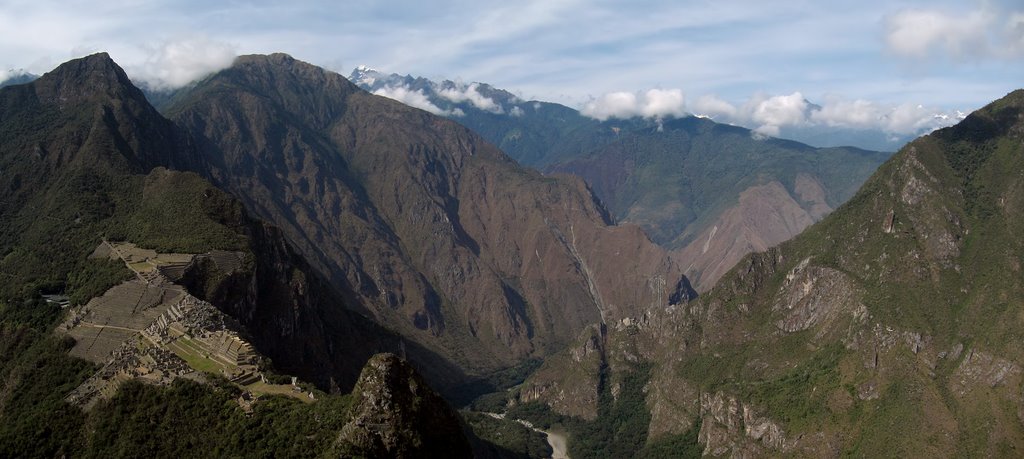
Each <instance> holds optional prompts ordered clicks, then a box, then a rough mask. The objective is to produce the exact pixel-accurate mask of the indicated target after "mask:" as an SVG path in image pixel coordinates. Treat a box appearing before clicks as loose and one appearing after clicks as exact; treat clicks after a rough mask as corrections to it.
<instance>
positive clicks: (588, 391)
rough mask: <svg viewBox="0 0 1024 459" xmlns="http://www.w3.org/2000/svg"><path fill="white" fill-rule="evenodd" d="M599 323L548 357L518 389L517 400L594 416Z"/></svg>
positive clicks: (601, 357)
mask: <svg viewBox="0 0 1024 459" xmlns="http://www.w3.org/2000/svg"><path fill="white" fill-rule="evenodd" d="M605 334H606V330H605V328H604V327H603V326H596V325H595V326H593V327H590V328H588V329H586V330H584V331H583V332H582V333H580V336H579V337H578V338H577V340H576V344H575V345H574V346H572V347H570V348H569V349H567V350H565V351H563V352H560V353H558V354H555V355H552V356H551V357H548V358H547V359H546V360H545V362H544V364H543V365H542V366H541V368H540V369H538V370H537V371H536V372H535V373H534V374H533V375H532V376H531V377H530V379H528V380H527V381H526V382H525V383H524V384H523V386H522V387H521V388H520V389H519V392H518V396H517V397H516V399H515V402H517V403H528V402H533V401H541V402H544V403H546V404H547V405H548V406H550V407H551V409H552V410H554V411H555V412H556V413H559V414H563V415H566V416H576V417H579V418H582V419H586V420H594V419H595V418H597V404H598V399H599V397H600V392H601V383H602V382H601V368H602V367H603V366H604V365H606V361H605V338H606V336H605Z"/></svg>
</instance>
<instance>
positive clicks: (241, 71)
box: [166, 54, 694, 374]
mask: <svg viewBox="0 0 1024 459" xmlns="http://www.w3.org/2000/svg"><path fill="white" fill-rule="evenodd" d="M179 97H181V98H180V99H178V100H179V102H178V103H177V104H175V105H173V106H171V107H169V108H168V109H167V110H166V111H167V113H168V114H169V115H170V116H171V117H172V119H174V120H175V121H176V122H177V123H178V125H179V126H180V127H181V128H182V129H184V130H185V131H187V132H190V133H191V134H192V135H193V136H194V138H196V139H197V144H198V145H199V148H200V150H201V152H202V156H203V158H205V161H206V163H205V164H204V165H203V166H202V167H201V168H200V172H201V173H202V174H203V175H204V176H206V177H209V178H210V179H211V180H212V181H213V182H214V183H216V184H218V185H219V186H222V187H224V188H225V189H227V190H229V191H231V192H232V193H233V194H235V195H236V196H239V197H240V199H241V200H242V202H243V203H245V205H246V207H247V208H248V209H249V210H251V211H252V212H254V213H255V214H256V215H259V216H260V217H262V218H265V219H267V220H268V221H271V222H274V223H275V224H278V225H280V226H281V228H282V229H283V230H284V233H285V235H286V236H287V237H288V238H289V239H290V240H291V241H293V242H294V243H295V244H296V246H297V247H299V248H300V249H301V251H302V253H303V254H304V255H305V257H306V258H307V259H309V260H312V261H313V264H314V266H316V267H317V268H318V270H320V272H322V273H323V274H324V275H325V276H326V277H327V278H328V279H329V280H330V281H331V282H332V283H334V284H335V285H338V286H341V289H342V291H343V292H344V294H345V295H346V298H347V299H348V300H349V302H348V303H347V304H349V305H350V307H352V308H355V309H356V310H360V311H364V312H365V313H367V314H370V315H372V316H374V317H376V319H377V320H378V321H380V322H381V323H384V324H386V325H387V326H389V327H393V328H394V329H395V330H396V331H398V332H399V333H401V334H403V335H404V336H406V337H407V338H408V339H409V340H411V341H412V342H416V343H419V344H421V345H423V346H425V347H427V348H429V349H431V350H432V351H433V352H436V353H438V354H440V355H443V356H445V357H446V358H448V359H451V360H452V361H454V362H457V363H458V364H459V365H460V366H462V367H463V368H465V369H466V371H468V372H471V373H473V372H475V373H478V374H479V373H481V372H487V371H493V370H497V369H502V368H507V367H509V366H512V365H515V364H516V363H518V362H523V361H525V360H526V359H530V358H536V357H541V356H544V355H547V354H549V353H551V352H553V351H555V350H557V349H560V348H561V347H562V346H564V344H565V343H566V339H567V337H570V336H573V335H575V334H576V333H577V331H578V330H580V329H582V328H583V327H585V326H587V325H588V324H592V323H597V322H601V321H602V320H616V319H615V318H617V317H623V316H628V315H634V314H636V313H637V312H638V311H642V310H645V309H648V308H657V307H664V306H665V305H667V304H670V303H673V302H677V303H678V302H683V301H686V300H687V299H688V298H692V297H693V295H694V294H693V292H692V290H691V289H690V288H689V284H688V283H687V281H686V279H685V278H684V277H683V276H682V275H681V273H680V272H679V268H678V267H677V266H676V265H675V263H674V262H672V260H670V259H669V257H668V256H667V255H666V254H665V252H664V251H663V250H661V249H660V248H658V247H657V246H655V245H654V244H652V243H651V242H650V241H649V240H648V239H647V237H646V236H645V235H644V234H643V232H642V231H641V230H640V229H639V228H637V227H630V226H621V227H619V226H612V225H611V222H610V220H609V219H608V217H607V214H606V213H605V212H604V210H603V208H602V207H601V206H600V204H599V203H597V202H596V200H594V198H593V197H592V195H591V194H590V191H589V189H588V188H587V187H586V185H585V184H584V183H583V182H582V181H580V180H578V179H573V178H550V177H544V176H542V175H540V174H539V173H536V172H533V171H529V170H525V169H522V168H520V167H519V166H517V165H516V164H515V163H514V162H513V161H512V160H511V159H509V158H508V157H507V156H505V155H504V154H503V153H501V152H500V151H499V150H498V149H496V148H494V147H493V146H491V145H490V144H488V143H487V142H486V141H484V140H483V139H481V138H480V137H478V136H476V135H475V134H473V133H472V132H470V131H469V130H467V129H465V128H464V127H462V126H459V125H458V124H456V123H454V122H451V121H448V120H445V119H443V118H440V117H437V116H434V115H430V114H428V113H426V112H423V111H419V110H415V109H412V108H409V107H407V106H405V105H402V104H399V103H397V102H394V101H391V100H388V99H386V98H382V97H378V96H373V95H371V94H368V93H366V92H364V91H361V90H359V89H358V88H356V87H355V86H354V85H352V84H351V83H350V82H349V81H347V80H346V79H345V78H343V77H341V76H339V75H337V74H334V73H331V72H327V71H324V70H323V69H320V68H318V67H315V66H312V65H309V64H306V63H303V62H299V61H296V60H294V59H292V58H291V57H289V56H286V55H280V54H276V55H270V56H246V57H242V58H239V59H238V60H237V61H236V63H235V65H234V66H232V67H231V68H229V69H227V70H224V71H222V72H220V73H218V74H216V75H214V76H212V77H210V78H208V79H207V80H204V82H203V83H201V84H199V85H198V86H197V87H196V88H195V89H194V90H193V92H192V93H190V94H185V95H184V96H179ZM623 253H628V254H631V258H630V259H629V261H628V263H627V264H623V259H622V258H621V254H623Z"/></svg>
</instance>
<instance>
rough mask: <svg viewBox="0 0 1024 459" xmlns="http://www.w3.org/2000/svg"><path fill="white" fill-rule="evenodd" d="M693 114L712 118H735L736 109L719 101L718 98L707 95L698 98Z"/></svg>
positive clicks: (694, 104)
mask: <svg viewBox="0 0 1024 459" xmlns="http://www.w3.org/2000/svg"><path fill="white" fill-rule="evenodd" d="M693 112H694V113H696V114H699V115H702V116H707V117H710V118H716V117H725V118H735V117H736V107H735V106H733V105H732V104H730V103H728V102H726V101H724V100H722V99H719V98H718V97H717V96H714V95H710V94H706V95H703V96H700V97H698V98H697V100H696V101H694V103H693Z"/></svg>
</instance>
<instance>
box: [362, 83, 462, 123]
mask: <svg viewBox="0 0 1024 459" xmlns="http://www.w3.org/2000/svg"><path fill="white" fill-rule="evenodd" d="M373 93H374V94H376V95H378V96H384V97H387V98H388V99H393V100H397V101H399V102H401V103H403V104H405V105H408V106H410V107H415V108H418V109H420V110H425V111H428V112H430V113H433V114H435V115H441V116H462V115H465V113H463V111H462V110H460V109H459V108H455V109H454V110H445V109H443V108H441V107H438V106H437V105H434V103H433V102H431V101H430V98H428V97H427V95H426V94H424V93H423V91H422V90H419V89H417V90H412V89H410V88H408V87H407V86H385V87H382V88H379V89H377V90H375V91H373Z"/></svg>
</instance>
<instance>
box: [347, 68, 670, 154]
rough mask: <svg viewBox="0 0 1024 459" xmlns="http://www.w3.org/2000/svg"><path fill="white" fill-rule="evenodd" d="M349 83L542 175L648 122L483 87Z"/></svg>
mask: <svg viewBox="0 0 1024 459" xmlns="http://www.w3.org/2000/svg"><path fill="white" fill-rule="evenodd" d="M349 80H351V81H352V82H353V83H355V84H356V85H358V86H359V87H360V88H363V89H365V90H367V91H369V92H372V93H374V94H377V95H383V96H386V97H390V98H393V99H396V100H399V101H401V102H403V103H406V104H409V105H411V106H414V107H417V108H421V109H426V110H428V111H432V112H434V113H435V114H438V115H444V116H446V117H448V118H450V119H452V120H454V121H457V122H458V123H460V124H462V125H464V126H466V127H468V128H470V129H471V130H473V132H476V133H477V134H479V135H480V136H482V137H483V138H485V139H487V140H488V141H490V142H491V143H493V144H494V145H495V146H497V147H498V148H500V149H501V150H502V151H504V152H505V153H507V154H508V155H509V156H511V157H512V158H513V159H515V160H516V161H518V162H519V163H520V164H523V165H525V166H530V167H534V168H537V169H539V170H544V169H545V168H546V167H548V166H550V165H551V164H555V163H558V162H562V161H566V160H569V159H572V158H575V157H577V156H580V155H583V154H585V153H588V152H590V151H592V150H595V149H597V148H600V147H602V146H604V145H606V144H608V143H609V142H612V141H614V140H615V139H616V138H617V137H618V134H619V133H620V132H629V131H632V130H634V129H638V128H643V127H653V126H656V123H655V122H654V121H653V120H646V119H642V118H633V119H629V120H617V119H609V120H607V121H598V120H596V119H593V118H588V117H586V116H583V115H581V114H580V113H579V111H577V110H574V109H572V108H569V107H566V106H564V105H560V104H555V103H550V102H543V101H536V100H530V101H525V100H522V99H521V98H520V97H518V96H516V95H515V94H512V93H510V92H508V91H505V90H501V89H497V88H494V87H493V86H491V85H488V84H486V83H471V84H465V83H459V82H454V81H451V80H444V81H442V82H440V83H438V82H435V81H432V80H428V79H426V78H423V77H412V76H409V75H406V76H401V75H398V74H394V73H392V74H384V73H382V72H379V71H376V70H373V69H369V68H367V67H365V66H360V67H357V68H356V69H355V70H353V71H352V74H350V75H349Z"/></svg>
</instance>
